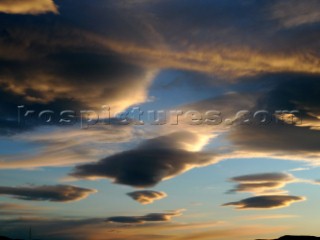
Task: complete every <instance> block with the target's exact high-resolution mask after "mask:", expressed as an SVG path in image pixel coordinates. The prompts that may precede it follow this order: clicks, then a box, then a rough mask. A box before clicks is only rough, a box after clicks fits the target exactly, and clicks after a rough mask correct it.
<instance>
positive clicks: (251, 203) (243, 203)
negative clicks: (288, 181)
mask: <svg viewBox="0 0 320 240" xmlns="http://www.w3.org/2000/svg"><path fill="white" fill-rule="evenodd" d="M303 200H305V198H304V197H297V196H284V195H268V196H257V197H250V198H246V199H243V200H240V201H238V202H229V203H225V204H223V206H235V207H236V209H273V208H282V207H287V206H290V205H291V204H292V203H295V202H300V201H303Z"/></svg>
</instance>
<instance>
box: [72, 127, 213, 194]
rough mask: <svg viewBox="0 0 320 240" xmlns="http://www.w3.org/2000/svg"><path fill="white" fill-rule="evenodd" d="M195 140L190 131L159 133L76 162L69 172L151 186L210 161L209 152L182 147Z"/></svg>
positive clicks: (79, 176) (75, 175)
mask: <svg viewBox="0 0 320 240" xmlns="http://www.w3.org/2000/svg"><path fill="white" fill-rule="evenodd" d="M200 140H201V139H200ZM197 141H199V138H198V136H197V135H196V134H193V133H190V132H176V133H172V134H169V135H165V136H160V137H157V138H153V139H150V140H146V141H144V142H142V143H141V144H140V145H139V146H138V147H137V148H135V149H132V150H128V151H124V152H120V153H117V154H115V155H111V156H109V157H106V158H104V159H102V160H100V161H98V162H96V163H89V164H84V165H79V166H77V167H76V168H75V169H74V171H73V172H72V173H71V174H70V175H71V176H73V177H77V178H87V179H90V178H111V179H113V181H114V182H115V183H119V184H125V185H129V186H133V187H140V188H142V187H152V186H154V185H156V184H157V183H159V182H160V181H162V180H165V179H169V178H172V177H174V176H177V175H179V174H182V173H183V172H186V171H188V170H190V169H192V168H195V167H201V166H205V165H208V164H210V163H212V162H213V161H214V155H213V154H208V153H201V152H192V151H188V150H186V149H190V148H191V149H192V145H193V144H196V143H197Z"/></svg>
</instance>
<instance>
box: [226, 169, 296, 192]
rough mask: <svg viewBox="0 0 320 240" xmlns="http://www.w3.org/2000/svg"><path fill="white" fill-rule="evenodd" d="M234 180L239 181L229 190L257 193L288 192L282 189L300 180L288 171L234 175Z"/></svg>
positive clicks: (232, 179)
mask: <svg viewBox="0 0 320 240" xmlns="http://www.w3.org/2000/svg"><path fill="white" fill-rule="evenodd" d="M230 181H232V182H238V183H239V184H238V185H236V187H235V188H233V189H231V190H230V191H228V192H229V193H234V192H250V193H253V194H256V195H262V194H263V195H267V194H268V195H270V194H271V195H274V194H280V193H286V192H285V191H284V190H280V189H281V188H283V187H284V186H285V185H286V184H288V183H292V182H297V181H299V180H298V179H296V178H295V177H294V176H292V175H291V174H288V173H258V174H250V175H243V176H238V177H233V178H231V179H230Z"/></svg>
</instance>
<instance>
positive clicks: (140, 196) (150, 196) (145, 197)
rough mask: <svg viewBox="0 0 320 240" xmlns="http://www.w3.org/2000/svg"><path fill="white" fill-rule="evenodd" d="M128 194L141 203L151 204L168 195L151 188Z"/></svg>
mask: <svg viewBox="0 0 320 240" xmlns="http://www.w3.org/2000/svg"><path fill="white" fill-rule="evenodd" d="M127 195H128V196H129V197H131V198H132V199H133V200H135V201H137V202H139V203H141V204H151V203H153V202H154V201H156V200H160V199H162V198H165V197H167V194H166V193H164V192H158V191H151V190H145V191H135V192H129V193H127Z"/></svg>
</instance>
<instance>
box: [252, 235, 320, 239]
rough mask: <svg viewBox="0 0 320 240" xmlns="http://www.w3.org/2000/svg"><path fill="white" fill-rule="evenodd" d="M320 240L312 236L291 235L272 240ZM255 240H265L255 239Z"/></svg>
mask: <svg viewBox="0 0 320 240" xmlns="http://www.w3.org/2000/svg"><path fill="white" fill-rule="evenodd" d="M318 239H319V240H320V237H314V236H291V235H285V236H282V237H280V238H277V239H273V240H318ZM257 240H267V239H257Z"/></svg>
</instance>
